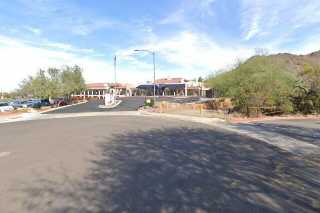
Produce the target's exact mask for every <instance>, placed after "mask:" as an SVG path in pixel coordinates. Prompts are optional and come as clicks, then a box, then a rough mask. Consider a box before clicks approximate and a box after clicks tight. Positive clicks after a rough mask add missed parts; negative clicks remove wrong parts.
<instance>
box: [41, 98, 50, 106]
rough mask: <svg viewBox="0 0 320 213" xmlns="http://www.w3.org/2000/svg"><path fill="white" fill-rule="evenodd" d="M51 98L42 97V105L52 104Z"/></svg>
mask: <svg viewBox="0 0 320 213" xmlns="http://www.w3.org/2000/svg"><path fill="white" fill-rule="evenodd" d="M50 105H51V104H50V101H49V99H41V106H50Z"/></svg>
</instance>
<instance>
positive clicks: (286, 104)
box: [207, 57, 296, 116]
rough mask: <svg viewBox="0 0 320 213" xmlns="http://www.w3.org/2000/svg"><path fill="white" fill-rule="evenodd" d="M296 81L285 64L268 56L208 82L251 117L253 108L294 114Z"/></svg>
mask: <svg viewBox="0 0 320 213" xmlns="http://www.w3.org/2000/svg"><path fill="white" fill-rule="evenodd" d="M295 82H296V78H295V76H293V75H292V74H290V73H289V72H287V70H285V69H284V66H283V65H281V64H279V63H276V62H273V61H270V60H267V58H266V57H255V58H253V59H252V60H249V61H248V62H246V63H243V64H240V65H239V66H238V67H236V68H235V69H233V70H231V71H229V72H225V73H222V74H220V75H218V76H216V77H212V78H209V79H208V80H207V84H208V85H209V86H210V87H212V88H214V89H215V90H216V91H217V92H218V93H219V95H221V96H223V97H230V98H231V99H232V101H233V105H234V107H235V109H237V110H238V111H239V112H241V113H243V114H246V115H248V116H250V114H251V113H250V108H263V107H274V108H276V109H277V110H281V111H282V113H289V112H292V111H293V104H292V102H291V101H290V97H291V92H292V91H293V89H294V87H295Z"/></svg>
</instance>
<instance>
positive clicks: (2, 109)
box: [0, 103, 14, 112]
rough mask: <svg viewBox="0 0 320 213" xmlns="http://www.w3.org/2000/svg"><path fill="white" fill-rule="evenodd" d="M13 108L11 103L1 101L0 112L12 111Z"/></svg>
mask: <svg viewBox="0 0 320 213" xmlns="http://www.w3.org/2000/svg"><path fill="white" fill-rule="evenodd" d="M13 110H14V108H13V106H10V105H9V103H0V112H11V111H13Z"/></svg>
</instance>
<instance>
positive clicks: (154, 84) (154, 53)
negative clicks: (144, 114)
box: [134, 50, 156, 103]
mask: <svg viewBox="0 0 320 213" xmlns="http://www.w3.org/2000/svg"><path fill="white" fill-rule="evenodd" d="M134 51H135V52H148V53H150V54H152V59H153V101H154V103H156V52H155V51H150V50H134Z"/></svg>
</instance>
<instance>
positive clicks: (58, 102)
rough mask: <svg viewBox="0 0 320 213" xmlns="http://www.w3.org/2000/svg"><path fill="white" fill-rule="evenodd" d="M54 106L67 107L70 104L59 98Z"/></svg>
mask: <svg viewBox="0 0 320 213" xmlns="http://www.w3.org/2000/svg"><path fill="white" fill-rule="evenodd" d="M54 105H56V106H58V107H60V106H66V105H68V103H67V102H66V101H65V100H64V99H63V98H57V99H55V100H54Z"/></svg>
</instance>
